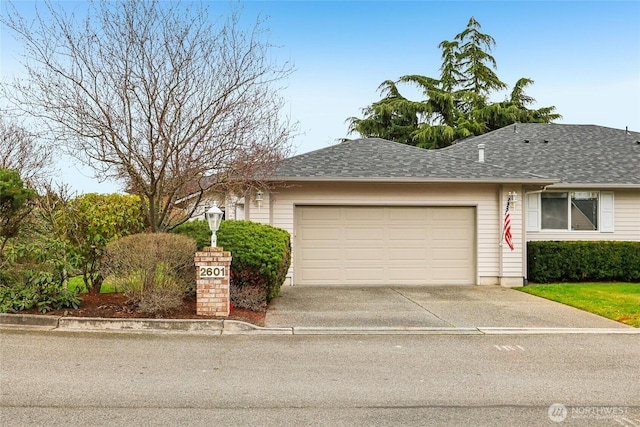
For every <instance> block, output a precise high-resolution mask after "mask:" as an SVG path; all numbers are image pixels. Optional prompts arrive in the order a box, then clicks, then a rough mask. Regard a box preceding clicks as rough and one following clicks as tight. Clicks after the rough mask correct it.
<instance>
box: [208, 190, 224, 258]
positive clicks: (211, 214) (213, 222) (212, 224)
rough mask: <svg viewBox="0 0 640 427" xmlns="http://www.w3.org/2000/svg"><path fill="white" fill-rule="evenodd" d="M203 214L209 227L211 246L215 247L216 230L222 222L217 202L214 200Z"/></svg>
mask: <svg viewBox="0 0 640 427" xmlns="http://www.w3.org/2000/svg"><path fill="white" fill-rule="evenodd" d="M204 215H205V217H206V218H207V222H208V223H209V229H210V230H211V247H212V248H215V247H216V245H217V241H218V239H217V237H216V231H218V228H220V223H221V222H222V211H221V210H220V208H219V207H218V203H217V202H216V201H214V202H213V206H212V207H211V209H209V210H208V211H207V212H205V214H204Z"/></svg>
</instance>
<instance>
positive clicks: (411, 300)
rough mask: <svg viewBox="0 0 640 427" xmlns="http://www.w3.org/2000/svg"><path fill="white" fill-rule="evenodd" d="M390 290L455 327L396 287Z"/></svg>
mask: <svg viewBox="0 0 640 427" xmlns="http://www.w3.org/2000/svg"><path fill="white" fill-rule="evenodd" d="M391 290H392V291H394V292H395V293H397V294H398V295H400V296H401V297H403V298H404V299H406V300H407V301H409V302H411V303H413V304H415V305H417V306H418V307H420V308H421V309H423V310H424V311H426V312H427V313H429V314H431V315H432V316H433V317H435V318H436V319H438V320H441V321H443V322H444V323H446V324H447V325H449V326H452V327H454V328H457V326H456V325H454V324H453V323H451V322H449V321H447V320H445V319H443V318H442V317H440V316H438V315H437V314H436V313H434V312H433V311H431V310H429V309H428V308H427V307H425V306H424V305H422V304H420V303H419V302H417V301H415V300H413V299H412V298H410V297H408V296H406V295H405V294H403V293H402V292H400V291H399V290H398V288H391Z"/></svg>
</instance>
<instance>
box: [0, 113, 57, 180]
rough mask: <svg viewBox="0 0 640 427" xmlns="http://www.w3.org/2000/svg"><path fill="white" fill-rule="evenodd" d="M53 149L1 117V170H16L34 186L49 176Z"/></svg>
mask: <svg viewBox="0 0 640 427" xmlns="http://www.w3.org/2000/svg"><path fill="white" fill-rule="evenodd" d="M52 155H53V149H52V147H51V146H47V145H45V144H44V143H42V141H41V140H40V139H38V137H37V136H36V135H35V134H33V133H30V132H29V131H27V129H26V128H25V127H23V126H20V125H18V124H17V123H15V122H13V121H10V120H9V119H7V118H6V117H5V116H0V168H2V169H14V170H16V171H18V173H19V174H20V177H21V178H22V180H24V181H25V182H27V183H29V184H31V185H34V184H35V183H36V182H40V181H43V180H44V179H45V178H46V177H47V175H48V174H49V172H48V170H47V169H48V168H49V167H50V166H51V162H52Z"/></svg>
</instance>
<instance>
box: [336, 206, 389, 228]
mask: <svg viewBox="0 0 640 427" xmlns="http://www.w3.org/2000/svg"><path fill="white" fill-rule="evenodd" d="M344 218H345V219H346V220H347V221H355V222H356V224H359V223H362V222H366V221H379V222H382V221H384V212H383V211H381V210H372V209H370V208H369V207H360V208H357V207H352V208H349V209H347V210H345V211H344Z"/></svg>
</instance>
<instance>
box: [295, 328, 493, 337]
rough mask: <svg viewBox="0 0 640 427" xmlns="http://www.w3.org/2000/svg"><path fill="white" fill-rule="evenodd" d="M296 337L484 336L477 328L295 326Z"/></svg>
mask: <svg viewBox="0 0 640 427" xmlns="http://www.w3.org/2000/svg"><path fill="white" fill-rule="evenodd" d="M293 334H294V335H482V332H480V331H479V330H478V329H476V328H449V327H441V328H438V327H430V328H420V327H396V328H392V327H312V326H294V327H293Z"/></svg>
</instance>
